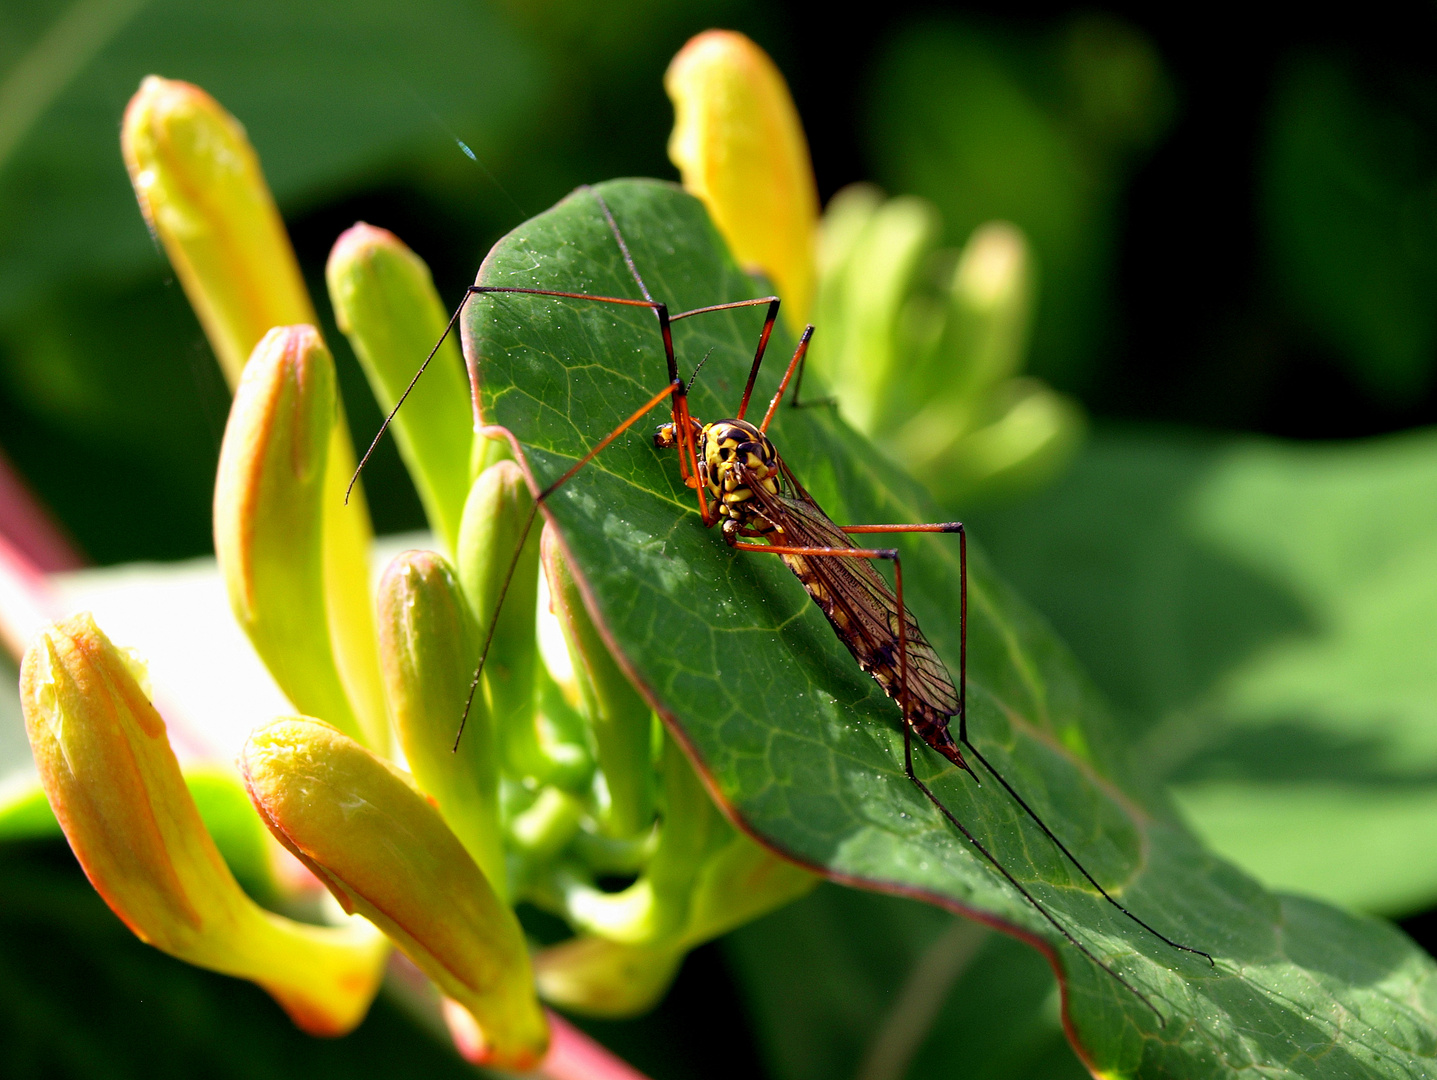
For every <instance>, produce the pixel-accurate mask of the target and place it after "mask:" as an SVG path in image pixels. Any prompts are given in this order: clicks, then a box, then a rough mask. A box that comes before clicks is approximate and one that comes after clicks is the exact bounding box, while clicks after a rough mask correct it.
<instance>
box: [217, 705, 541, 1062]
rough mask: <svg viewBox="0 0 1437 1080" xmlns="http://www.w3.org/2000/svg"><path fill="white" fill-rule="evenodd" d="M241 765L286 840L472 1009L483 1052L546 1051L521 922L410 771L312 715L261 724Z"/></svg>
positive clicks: (504, 1056)
mask: <svg viewBox="0 0 1437 1080" xmlns="http://www.w3.org/2000/svg"><path fill="white" fill-rule="evenodd" d="M240 770H241V773H242V774H243V776H244V780H245V786H246V788H248V790H249V794H250V799H251V801H252V802H253V803H254V805H255V808H256V809H257V810H258V811H259V812H260V815H261V816H262V817H263V818H264V820H265V823H266V824H267V825H268V826H269V827H270V830H271V831H272V832H273V833H274V835H275V836H276V837H277V838H278V839H279V841H280V843H282V844H284V846H285V847H287V848H288V849H289V850H290V851H291V852H293V853H294V854H295V855H296V856H297V857H299V858H300V859H301V860H302V861H303V862H304V863H305V865H307V866H308V867H309V868H310V869H311V870H312V871H314V873H315V874H316V876H318V877H319V879H320V880H321V881H323V882H324V883H325V885H326V886H327V887H328V888H329V890H330V892H331V893H333V894H334V896H335V898H336V899H337V900H338V901H339V902H340V904H341V905H342V906H343V907H344V909H345V910H346V911H351V912H358V913H359V914H361V915H363V916H364V917H365V918H367V919H369V920H370V921H371V922H373V923H375V925H377V926H379V927H380V928H381V929H382V930H384V932H385V933H386V934H388V935H389V936H390V938H392V939H393V940H394V942H395V944H397V945H398V946H399V947H400V948H401V949H403V950H404V952H405V954H406V955H407V956H408V957H409V958H410V959H411V960H413V961H414V963H415V964H416V965H418V967H419V968H420V970H422V971H423V972H424V973H425V974H426V975H428V976H429V977H430V978H431V979H433V980H434V981H435V982H436V983H437V984H438V985H439V987H440V989H441V990H443V991H444V993H445V994H447V995H448V996H449V997H451V998H453V999H454V1000H455V1001H457V1002H459V1003H460V1004H461V1005H463V1006H464V1007H465V1008H466V1009H467V1010H468V1011H469V1012H470V1013H471V1014H472V1015H473V1017H474V1020H475V1022H476V1023H477V1024H478V1025H479V1028H480V1031H481V1032H482V1033H483V1038H484V1046H485V1049H484V1054H483V1060H485V1061H486V1062H487V1063H490V1064H494V1065H498V1066H502V1067H507V1068H514V1069H526V1068H532V1067H533V1066H534V1065H536V1064H537V1063H538V1062H539V1060H540V1059H541V1058H542V1057H543V1054H544V1050H545V1048H546V1045H547V1042H548V1030H547V1027H546V1025H545V1022H544V1016H543V1013H542V1011H541V1010H540V1008H539V1004H538V1002H537V1000H536V999H535V997H534V989H533V979H532V974H531V971H530V965H529V954H528V951H527V949H526V947H525V945H524V936H523V933H522V932H521V931H520V929H519V922H518V920H517V919H516V918H515V917H514V913H513V912H512V911H510V910H509V908H508V907H506V906H505V905H504V903H503V901H501V900H500V899H499V897H498V894H497V893H495V891H494V889H493V888H492V887H491V885H490V884H489V881H488V879H487V878H485V876H484V873H483V871H482V870H480V869H479V867H478V866H477V865H476V864H475V862H474V860H473V859H471V858H470V857H469V854H468V852H467V851H465V850H464V845H463V844H461V843H460V842H459V839H458V838H457V837H456V836H455V835H454V834H453V833H452V832H451V831H450V830H449V828H448V826H446V825H445V824H444V820H443V818H442V817H441V816H440V814H439V811H437V810H436V809H435V808H434V806H433V805H431V804H430V802H429V801H428V800H427V799H426V798H425V797H424V796H423V795H422V794H421V793H420V792H419V791H418V790H417V789H416V788H415V787H414V786H413V785H412V782H411V781H410V780H409V779H408V777H407V776H406V775H405V774H404V773H401V772H400V771H399V770H398V769H396V768H394V767H393V766H392V765H390V764H389V763H388V762H386V761H384V760H383V759H382V758H379V757H377V756H375V755H374V754H372V753H370V752H369V751H368V750H366V749H364V747H362V746H360V745H359V744H358V743H356V742H354V741H353V740H351V739H349V738H346V737H345V736H344V735H343V734H342V733H341V732H339V731H337V730H336V729H335V728H333V727H331V726H330V725H328V724H325V723H323V722H321V721H319V720H312V719H310V718H308V717H288V718H279V719H276V720H274V721H272V722H270V723H269V724H266V725H264V726H262V727H259V728H256V729H255V731H254V732H253V733H252V734H251V735H250V738H249V741H248V742H247V743H246V744H245V748H244V751H243V752H242V754H241V756H240Z"/></svg>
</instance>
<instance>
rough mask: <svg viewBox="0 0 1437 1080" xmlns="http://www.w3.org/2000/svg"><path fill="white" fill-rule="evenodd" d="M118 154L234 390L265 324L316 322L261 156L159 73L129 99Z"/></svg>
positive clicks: (226, 117)
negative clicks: (263, 168) (260, 159)
mask: <svg viewBox="0 0 1437 1080" xmlns="http://www.w3.org/2000/svg"><path fill="white" fill-rule="evenodd" d="M120 148H121V150H122V152H123V154H124V158H125V167H126V168H127V169H128V170H129V172H130V182H131V183H132V184H134V186H135V195H136V196H137V197H138V198H139V200H140V209H141V210H142V211H143V212H144V215H145V221H146V222H147V223H148V224H149V226H150V231H151V232H152V233H154V235H155V236H156V237H158V238H159V240H160V242H161V243H162V244H164V246H165V252H166V254H168V255H169V257H170V263H171V265H173V266H174V268H175V273H176V274H177V275H178V276H179V279H180V283H181V284H182V285H183V286H184V289H185V295H186V296H188V297H189V299H190V304H191V305H192V306H193V307H194V309H195V314H196V315H198V316H199V319H200V323H201V324H202V325H203V326H204V328H205V334H206V335H207V336H208V337H209V339H210V344H211V345H212V346H213V347H214V350H215V355H216V356H217V357H218V359H219V362H220V367H221V368H222V369H223V370H224V373H225V378H226V379H227V380H228V381H229V384H230V386H232V387H233V386H235V385H237V384H238V382H239V377H240V372H241V371H242V370H243V369H244V365H245V361H246V360H248V359H249V354H250V351H251V350H252V349H253V348H254V346H255V343H256V342H257V341H259V339H260V338H262V337H263V336H264V335H265V333H266V332H267V331H268V330H269V328H270V327H272V326H287V325H290V324H293V323H309V324H311V325H313V324H314V323H315V322H316V320H315V317H314V308H313V306H312V305H311V304H310V301H309V293H308V292H307V291H306V290H305V287H304V278H303V277H302V276H301V275H300V271H299V263H298V262H297V261H296V260H295V257H294V249H293V248H292V247H291V246H290V243H289V236H288V235H287V234H286V233H285V231H284V223H283V221H281V220H280V216H279V211H278V210H277V209H276V208H275V205H274V198H273V196H271V195H270V191H269V186H268V185H267V184H266V183H265V179H264V174H263V173H262V172H261V171H260V164H259V158H258V157H257V156H256V154H255V152H254V148H253V147H251V146H250V144H249V139H248V138H247V137H246V136H245V131H244V128H243V127H242V126H241V125H240V123H239V121H238V120H236V119H235V118H234V117H233V116H231V115H230V114H229V113H227V112H226V111H225V110H224V109H223V108H221V107H220V104H219V102H217V101H215V99H214V98H212V97H210V96H209V94H207V93H205V92H204V91H203V90H201V89H200V88H199V87H198V86H192V85H190V84H189V83H186V82H176V81H173V80H170V79H162V78H160V77H158V76H156V75H151V76H149V77H148V78H146V79H145V81H144V82H142V83H141V84H140V89H139V90H138V91H137V92H136V94H135V96H134V97H132V98H131V99H130V104H129V107H128V108H127V109H126V110H125V120H124V124H123V126H122V127H121V129H120Z"/></svg>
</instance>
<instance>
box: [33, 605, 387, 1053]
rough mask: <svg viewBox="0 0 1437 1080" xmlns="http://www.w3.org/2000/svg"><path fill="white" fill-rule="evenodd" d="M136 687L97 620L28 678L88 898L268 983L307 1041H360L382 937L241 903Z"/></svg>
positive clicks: (60, 813) (44, 648) (65, 640)
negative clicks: (353, 1036) (355, 1031)
mask: <svg viewBox="0 0 1437 1080" xmlns="http://www.w3.org/2000/svg"><path fill="white" fill-rule="evenodd" d="M137 674H138V675H140V676H141V677H142V675H143V673H142V672H139V671H137V667H136V665H135V662H134V661H133V660H132V659H131V658H130V657H128V656H127V655H125V654H124V653H122V652H120V650H118V649H117V648H115V646H114V645H112V644H111V643H110V641H109V639H108V638H106V637H105V635H104V634H103V633H101V631H100V629H99V627H97V626H96V625H95V623H94V620H93V619H91V618H90V616H89V615H87V614H86V615H76V616H74V617H72V618H70V619H67V620H66V621H64V622H62V623H57V624H55V625H54V626H52V627H50V628H49V629H47V630H46V631H44V632H43V633H41V634H40V636H39V637H38V638H36V640H35V642H34V644H33V645H31V647H30V649H29V651H28V652H27V653H26V654H25V660H24V664H23V667H22V670H21V676H20V694H21V701H22V705H23V708H24V712H25V727H26V731H27V732H28V733H29V736H30V746H31V749H32V750H33V751H34V754H35V762H36V765H37V766H38V767H39V770H40V779H41V783H42V784H43V785H44V788H45V794H46V796H47V797H48V798H49V800H50V805H51V807H53V809H54V811H55V816H56V818H58V819H59V822H60V825H61V827H62V828H63V829H64V831H65V836H66V838H67V839H68V840H69V841H70V846H71V848H73V849H74V852H75V856H76V858H78V859H79V861H80V865H81V866H83V867H84V869H85V873H86V874H87V875H88V876H89V878H90V882H91V884H93V885H94V886H95V889H96V891H98V892H99V893H100V895H101V896H102V897H104V899H105V902H106V903H107V904H109V905H110V908H111V910H113V911H114V912H115V914H116V915H118V916H119V917H120V918H121V919H122V920H123V921H124V923H125V925H126V926H128V927H129V928H130V929H131V930H132V931H133V932H134V934H135V935H136V936H137V937H138V938H140V940H142V941H145V942H147V943H149V944H151V945H153V946H155V947H156V948H158V949H161V950H163V951H165V952H167V953H169V954H170V955H172V956H177V957H179V958H180V959H182V960H185V961H188V962H189V963H191V964H196V965H198V966H200V967H205V968H209V969H211V970H213V971H221V972H224V973H226V974H229V975H238V976H240V977H241V978H245V979H249V980H251V981H253V982H255V983H258V984H259V985H260V986H262V987H264V988H265V989H266V990H268V991H269V993H270V994H271V995H273V997H274V998H275V999H276V1000H277V1001H278V1002H279V1003H280V1004H281V1005H282V1006H284V1008H285V1009H286V1010H287V1011H288V1012H289V1014H290V1016H291V1017H292V1018H293V1019H294V1021H295V1023H296V1024H298V1025H299V1026H300V1027H302V1028H304V1029H305V1030H306V1031H310V1032H312V1033H314V1034H319V1035H340V1034H343V1033H344V1032H346V1031H349V1030H351V1029H352V1028H353V1027H354V1026H355V1025H356V1024H358V1023H359V1021H360V1020H362V1019H363V1018H364V1014H365V1012H366V1011H367V1010H368V1008H369V1003H370V1001H371V1000H372V999H373V997H374V994H375V992H376V991H377V990H378V988H379V980H380V976H381V975H382V974H383V968H384V958H385V956H386V954H387V952H388V950H387V948H386V943H385V941H384V938H383V936H382V935H380V934H379V933H378V932H377V931H375V930H374V928H373V927H372V926H369V925H367V924H365V923H359V922H356V923H355V924H353V925H352V926H350V927H346V928H344V929H335V928H329V927H319V926H309V925H306V924H303V923H296V922H293V921H291V920H289V919H285V918H282V917H280V916H278V915H274V914H271V913H270V912H267V911H265V910H263V909H262V908H260V907H259V906H258V905H257V904H255V903H254V901H252V900H251V899H249V897H248V896H246V895H245V894H244V892H243V891H242V890H241V889H240V887H239V885H238V884H237V883H236V882H235V879H234V876H233V875H232V874H231V873H230V870H229V868H228V867H227V866H226V865H225V862H224V860H223V859H222V858H221V857H220V853H219V851H218V849H216V847H215V845H214V841H213V840H212V839H211V837H210V834H209V833H208V832H207V831H206V830H205V827H204V823H203V822H202V821H201V820H200V815H199V811H198V810H197V809H196V808H195V803H194V800H193V799H192V798H191V796H190V793H189V790H188V788H186V787H185V782H184V779H183V778H182V777H181V775H180V768H179V764H178V763H177V762H176V760H175V755H174V753H173V751H172V750H171V749H170V743H169V739H168V737H167V735H166V731H165V723H164V721H163V720H162V719H161V718H160V715H159V713H157V712H156V711H155V708H154V706H153V705H151V704H150V701H149V697H148V694H147V693H146V691H145V689H144V687H143V685H142V684H141V682H140V681H139V679H137V677H136V676H137Z"/></svg>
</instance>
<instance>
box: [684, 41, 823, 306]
mask: <svg viewBox="0 0 1437 1080" xmlns="http://www.w3.org/2000/svg"><path fill="white" fill-rule="evenodd" d="M664 89H665V90H667V91H668V93H669V98H670V99H671V100H672V101H673V103H674V130H673V134H672V135H671V136H670V137H669V157H670V159H671V160H672V161H673V163H674V164H675V165H676V166H678V169H679V173H680V175H681V176H682V177H683V182H684V188H685V189H686V190H687V191H689V192H691V193H692V194H694V195H696V196H698V197H699V198H700V199H702V200H703V201H704V203H705V205H706V206H707V207H708V210H709V214H710V215H712V217H713V219H714V224H715V225H717V226H718V230H719V232H720V233H722V234H723V237H724V239H725V240H726V241H727V242H728V246H729V249H730V250H731V251H732V252H733V254H734V257H735V258H736V259H738V261H739V262H740V263H742V264H743V265H744V266H747V267H754V268H757V269H758V270H760V271H762V272H763V273H764V274H765V275H767V276H768V278H769V280H771V281H772V282H773V284H774V287H775V288H776V289H777V290H778V293H779V295H780V296H781V297H782V298H783V308H782V311H783V312H784V314H785V316H786V321H787V323H788V325H789V326H790V327H791V328H793V329H795V330H796V329H798V328H800V327H802V326H803V324H804V322H805V320H806V319H807V318H808V310H809V305H810V303H811V302H812V300H813V290H814V245H815V242H816V240H815V238H816V234H817V230H818V188H817V185H816V184H815V183H814V179H813V163H812V161H811V160H810V159H809V156H808V141H807V140H806V139H805V138H804V136H803V125H802V124H801V123H800V121H799V118H798V110H797V109H796V108H794V105H793V98H792V97H790V96H789V92H788V85H787V83H785V82H784V80H783V75H782V74H781V73H780V72H779V70H778V68H777V67H775V66H774V63H773V61H772V60H771V59H769V56H768V54H767V53H765V52H764V51H763V50H762V49H760V48H759V47H758V46H757V45H755V44H754V43H753V42H752V41H750V40H749V39H748V38H746V37H744V35H742V34H738V33H734V32H732V31H728V30H709V31H706V32H705V33H702V34H699V35H698V36H697V37H695V38H692V39H691V40H690V41H689V42H688V44H687V45H685V46H684V47H683V48H682V49H680V50H679V53H678V55H677V56H675V57H674V59H673V61H672V63H670V64H669V70H668V72H667V73H666V74H665V75H664Z"/></svg>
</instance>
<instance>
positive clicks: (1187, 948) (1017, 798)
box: [958, 725, 1217, 967]
mask: <svg viewBox="0 0 1437 1080" xmlns="http://www.w3.org/2000/svg"><path fill="white" fill-rule="evenodd" d="M963 726H966V725H963ZM960 730H961V729H960ZM958 740H959V742H961V743H962V744H963V745H964V746H965V747H966V748H967V749H968V750H969V751H970V752H971V753H972V754H973V756H974V757H975V758H977V759H978V761H979V763H980V764H981V765H982V766H983V768H985V769H987V770H988V771H989V772H990V773H992V774H993V778H994V779H995V780H997V781H998V783H1000V784H1002V785H1003V790H1004V791H1006V792H1007V793H1008V794H1009V795H1011V796H1012V797H1013V801H1014V802H1016V803H1017V804H1018V805H1019V806H1021V807H1022V808H1023V812H1024V813H1026V814H1027V815H1028V816H1029V817H1030V818H1032V819H1033V821H1034V823H1035V824H1037V826H1038V828H1040V829H1042V830H1043V834H1044V835H1045V836H1047V838H1048V839H1049V840H1051V841H1052V842H1053V844H1054V845H1055V846H1056V847H1057V849H1058V850H1059V851H1061V852H1062V853H1063V854H1064V855H1066V856H1067V857H1068V861H1069V862H1070V863H1072V864H1073V865H1074V866H1076V867H1077V868H1078V872H1079V873H1080V874H1082V875H1083V877H1085V878H1087V879H1088V884H1090V885H1092V887H1093V888H1095V889H1097V890H1098V892H1099V893H1100V894H1102V897H1103V899H1104V900H1106V901H1107V902H1108V903H1110V904H1112V905H1113V907H1115V908H1117V909H1118V910H1119V911H1121V912H1122V913H1123V914H1124V915H1126V916H1127V917H1128V918H1130V919H1132V920H1133V922H1135V923H1137V924H1138V925H1139V926H1141V927H1142V928H1143V929H1144V930H1146V931H1147V932H1148V933H1150V934H1152V935H1153V937H1155V938H1157V939H1158V940H1159V941H1162V942H1165V943H1166V944H1168V945H1171V946H1172V947H1173V948H1174V949H1180V950H1182V951H1183V952H1189V953H1193V954H1195V955H1197V956H1201V957H1202V958H1203V959H1204V960H1206V961H1207V962H1208V963H1209V964H1211V965H1212V966H1213V967H1217V961H1216V960H1214V959H1213V958H1212V956H1211V955H1210V954H1208V953H1205V952H1203V950H1201V949H1195V948H1193V947H1192V946H1191V945H1184V944H1182V943H1181V942H1178V941H1174V940H1173V939H1172V938H1170V937H1168V936H1167V935H1166V934H1164V933H1163V932H1162V931H1160V930H1155V929H1153V928H1152V927H1151V926H1149V925H1148V924H1147V923H1146V922H1144V921H1143V920H1142V919H1140V918H1139V917H1138V916H1136V915H1134V914H1133V913H1132V912H1131V911H1129V910H1128V909H1127V908H1126V907H1124V906H1123V905H1122V903H1121V902H1120V901H1119V900H1118V899H1117V898H1115V897H1114V896H1113V895H1112V894H1111V893H1109V892H1108V890H1107V889H1105V888H1103V887H1102V886H1101V885H1099V884H1098V882H1097V879H1096V878H1094V877H1093V875H1092V874H1090V873H1088V868H1087V867H1085V866H1084V865H1083V864H1082V863H1081V862H1080V861H1079V860H1078V857H1077V856H1076V855H1074V854H1073V853H1072V852H1071V851H1069V850H1068V846H1067V845H1066V844H1064V843H1063V841H1061V840H1059V839H1058V837H1057V836H1056V835H1054V833H1053V830H1052V829H1050V828H1048V826H1047V823H1046V822H1044V821H1043V819H1042V818H1041V817H1039V816H1038V814H1037V812H1036V811H1034V810H1033V808H1032V807H1031V806H1029V805H1028V804H1027V802H1025V801H1024V799H1023V796H1021V795H1019V794H1018V792H1017V791H1016V790H1015V789H1014V788H1013V785H1012V784H1010V783H1008V781H1007V780H1005V779H1004V778H1003V774H1002V773H1000V772H999V771H998V770H997V769H995V768H994V767H993V766H992V765H991V764H990V763H989V761H988V759H987V758H985V757H984V756H983V754H982V752H981V751H980V750H979V749H978V748H977V747H976V746H974V745H973V744H972V743H971V742H969V740H968V735H967V733H966V732H963V733H961V734H960V735H959V736H958Z"/></svg>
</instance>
